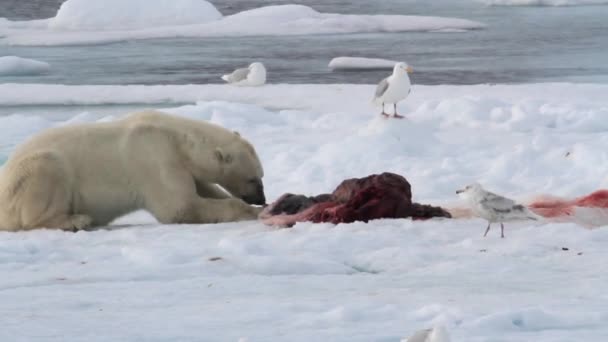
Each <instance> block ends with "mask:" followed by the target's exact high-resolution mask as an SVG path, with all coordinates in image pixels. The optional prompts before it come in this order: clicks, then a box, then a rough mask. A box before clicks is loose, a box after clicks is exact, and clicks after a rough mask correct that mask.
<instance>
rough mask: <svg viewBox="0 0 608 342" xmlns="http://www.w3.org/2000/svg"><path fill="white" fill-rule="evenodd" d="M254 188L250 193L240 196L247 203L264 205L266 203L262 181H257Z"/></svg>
mask: <svg viewBox="0 0 608 342" xmlns="http://www.w3.org/2000/svg"><path fill="white" fill-rule="evenodd" d="M254 188H255V190H254V192H253V193H252V194H249V195H244V196H243V197H241V199H242V200H243V201H245V202H246V203H248V204H254V205H264V204H266V196H265V195H264V185H263V184H262V182H261V181H260V182H257V183H256V184H255V186H254Z"/></svg>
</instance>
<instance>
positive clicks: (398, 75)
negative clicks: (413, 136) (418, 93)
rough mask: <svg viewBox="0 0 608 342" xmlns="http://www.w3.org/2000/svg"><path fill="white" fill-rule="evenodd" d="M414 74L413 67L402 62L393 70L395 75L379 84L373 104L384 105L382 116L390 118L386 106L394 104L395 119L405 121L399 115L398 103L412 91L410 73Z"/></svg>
mask: <svg viewBox="0 0 608 342" xmlns="http://www.w3.org/2000/svg"><path fill="white" fill-rule="evenodd" d="M411 72H413V69H412V67H411V66H409V65H407V64H406V63H403V62H400V63H397V64H395V67H394V68H393V74H392V75H390V76H389V77H387V78H385V79H383V80H382V81H380V83H378V87H376V94H375V96H374V99H373V102H374V103H375V104H382V116H384V117H387V118H388V117H389V115H388V114H387V113H386V112H385V111H384V104H386V103H392V104H393V117H394V118H398V119H403V118H404V117H403V116H402V115H399V114H398V113H397V102H399V101H402V100H405V98H406V97H407V96H408V95H409V94H410V92H411V90H412V84H411V83H410V78H409V76H408V75H407V74H408V73H411Z"/></svg>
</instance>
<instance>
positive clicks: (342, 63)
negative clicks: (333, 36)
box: [328, 57, 399, 70]
mask: <svg viewBox="0 0 608 342" xmlns="http://www.w3.org/2000/svg"><path fill="white" fill-rule="evenodd" d="M397 63H399V62H398V61H391V60H388V59H382V58H365V57H336V58H333V59H332V60H331V61H330V62H329V65H328V67H329V68H330V69H333V70H357V69H393V67H394V66H395V64H397Z"/></svg>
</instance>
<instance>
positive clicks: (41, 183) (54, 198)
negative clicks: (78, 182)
mask: <svg viewBox="0 0 608 342" xmlns="http://www.w3.org/2000/svg"><path fill="white" fill-rule="evenodd" d="M13 167H16V168H18V170H19V172H16V173H13V174H15V175H16V177H15V178H14V179H13V180H12V181H9V184H10V186H9V188H10V189H11V192H12V195H13V198H14V200H15V203H16V204H17V205H19V207H16V210H18V211H17V217H18V218H19V221H20V225H21V227H20V228H21V229H26V230H28V229H35V228H41V227H44V228H49V229H62V230H67V231H77V230H82V229H85V228H87V227H89V226H90V225H91V223H92V222H91V221H92V220H91V218H90V217H89V216H86V215H74V214H73V213H71V207H72V205H71V204H72V203H71V202H72V193H71V191H70V188H69V183H68V182H69V179H70V178H69V177H68V175H67V174H66V168H65V167H64V162H63V160H62V159H61V158H60V157H59V156H58V155H56V154H55V153H53V152H39V153H36V154H34V155H31V156H28V157H25V158H23V159H21V160H20V161H18V162H17V164H16V165H15V166H13Z"/></svg>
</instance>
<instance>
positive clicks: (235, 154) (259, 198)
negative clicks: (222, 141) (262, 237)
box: [215, 132, 266, 205]
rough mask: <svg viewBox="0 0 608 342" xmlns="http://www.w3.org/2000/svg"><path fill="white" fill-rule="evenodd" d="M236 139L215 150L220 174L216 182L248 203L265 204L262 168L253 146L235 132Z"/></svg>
mask: <svg viewBox="0 0 608 342" xmlns="http://www.w3.org/2000/svg"><path fill="white" fill-rule="evenodd" d="M235 136H236V139H234V140H233V141H232V142H230V143H229V144H227V145H225V146H222V147H218V148H216V150H215V157H216V158H217V160H218V162H219V165H220V170H221V172H220V173H221V176H220V177H219V179H218V184H219V185H221V186H222V187H223V188H224V189H226V190H228V192H230V194H232V196H234V197H238V198H240V199H242V200H243V201H245V202H247V203H249V204H258V205H262V204H266V197H265V196H264V184H263V183H262V177H264V170H263V169H262V163H260V159H259V158H258V155H257V153H256V151H255V149H254V148H253V146H252V145H251V144H250V143H249V142H248V141H246V140H245V139H243V138H241V137H240V135H239V134H238V133H236V132H235Z"/></svg>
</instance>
